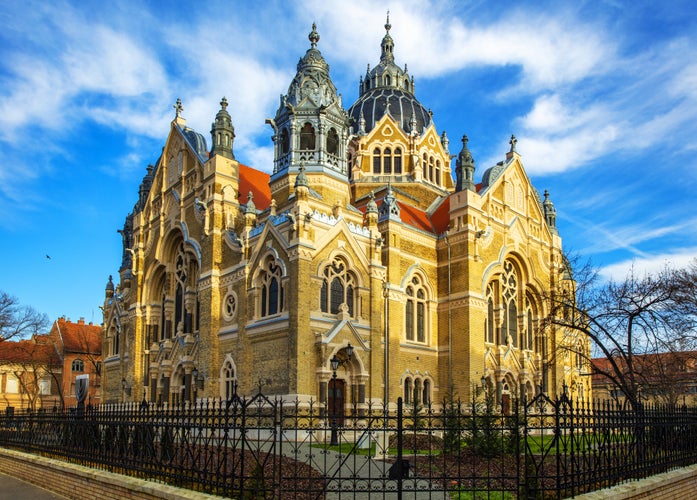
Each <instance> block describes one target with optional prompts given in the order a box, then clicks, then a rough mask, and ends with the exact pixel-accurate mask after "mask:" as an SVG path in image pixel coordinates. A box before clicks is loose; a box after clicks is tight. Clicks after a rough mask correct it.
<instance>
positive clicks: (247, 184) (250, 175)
mask: <svg viewBox="0 0 697 500" xmlns="http://www.w3.org/2000/svg"><path fill="white" fill-rule="evenodd" d="M269 179H270V176H269V174H266V173H264V172H261V171H260V170H257V169H255V168H252V167H248V166H247V165H242V164H241V163H240V192H239V202H240V204H241V205H246V204H247V197H248V195H249V192H250V191H251V192H252V193H254V200H253V201H254V205H255V206H256V207H257V210H265V209H267V208H268V207H269V206H270V205H271V188H269Z"/></svg>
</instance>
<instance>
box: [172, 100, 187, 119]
mask: <svg viewBox="0 0 697 500" xmlns="http://www.w3.org/2000/svg"><path fill="white" fill-rule="evenodd" d="M172 107H173V108H174V109H175V113H176V114H177V117H179V116H181V114H182V111H184V106H182V100H181V99H179V98H178V97H177V102H176V104H175V105H174V106H172Z"/></svg>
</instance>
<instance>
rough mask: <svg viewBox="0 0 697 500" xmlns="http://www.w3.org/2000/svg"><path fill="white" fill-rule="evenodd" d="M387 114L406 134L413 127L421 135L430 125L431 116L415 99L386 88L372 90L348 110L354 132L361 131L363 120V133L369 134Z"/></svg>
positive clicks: (409, 95) (407, 93) (403, 92)
mask: <svg viewBox="0 0 697 500" xmlns="http://www.w3.org/2000/svg"><path fill="white" fill-rule="evenodd" d="M388 112H389V114H390V116H391V117H392V118H394V119H395V120H396V121H397V123H399V124H400V126H401V127H402V129H403V130H405V131H406V132H411V131H412V126H414V127H415V129H416V131H417V132H419V133H421V132H422V131H423V130H424V128H425V127H428V125H430V123H431V114H430V113H429V112H428V110H427V109H426V108H424V107H423V105H422V104H421V103H420V102H419V101H418V100H417V99H416V97H414V96H413V95H412V94H411V93H409V92H405V91H403V90H399V89H394V88H387V87H378V88H374V89H372V90H369V91H368V92H366V93H365V94H363V95H362V96H361V97H359V98H358V100H357V101H356V102H355V103H354V104H353V106H351V108H350V109H349V116H351V117H352V118H353V121H354V130H355V131H359V130H360V129H361V124H362V121H363V120H365V126H364V127H365V128H364V129H363V131H364V132H369V131H370V130H371V129H372V128H373V127H374V126H375V123H376V122H377V121H379V120H380V119H381V118H382V117H383V116H385V114H387V113H388ZM412 122H413V123H412Z"/></svg>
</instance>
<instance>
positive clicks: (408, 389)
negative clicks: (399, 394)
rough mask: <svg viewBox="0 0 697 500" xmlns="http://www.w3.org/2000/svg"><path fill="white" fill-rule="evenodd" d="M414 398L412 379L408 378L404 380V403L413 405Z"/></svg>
mask: <svg viewBox="0 0 697 500" xmlns="http://www.w3.org/2000/svg"><path fill="white" fill-rule="evenodd" d="M413 396H414V388H413V387H412V385H411V378H409V377H407V378H405V379H404V403H405V404H411V400H412V397H413Z"/></svg>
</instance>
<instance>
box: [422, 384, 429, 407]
mask: <svg viewBox="0 0 697 500" xmlns="http://www.w3.org/2000/svg"><path fill="white" fill-rule="evenodd" d="M421 401H423V403H424V404H425V405H427V404H430V403H431V381H430V380H428V379H424V391H423V395H422V397H421Z"/></svg>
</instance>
